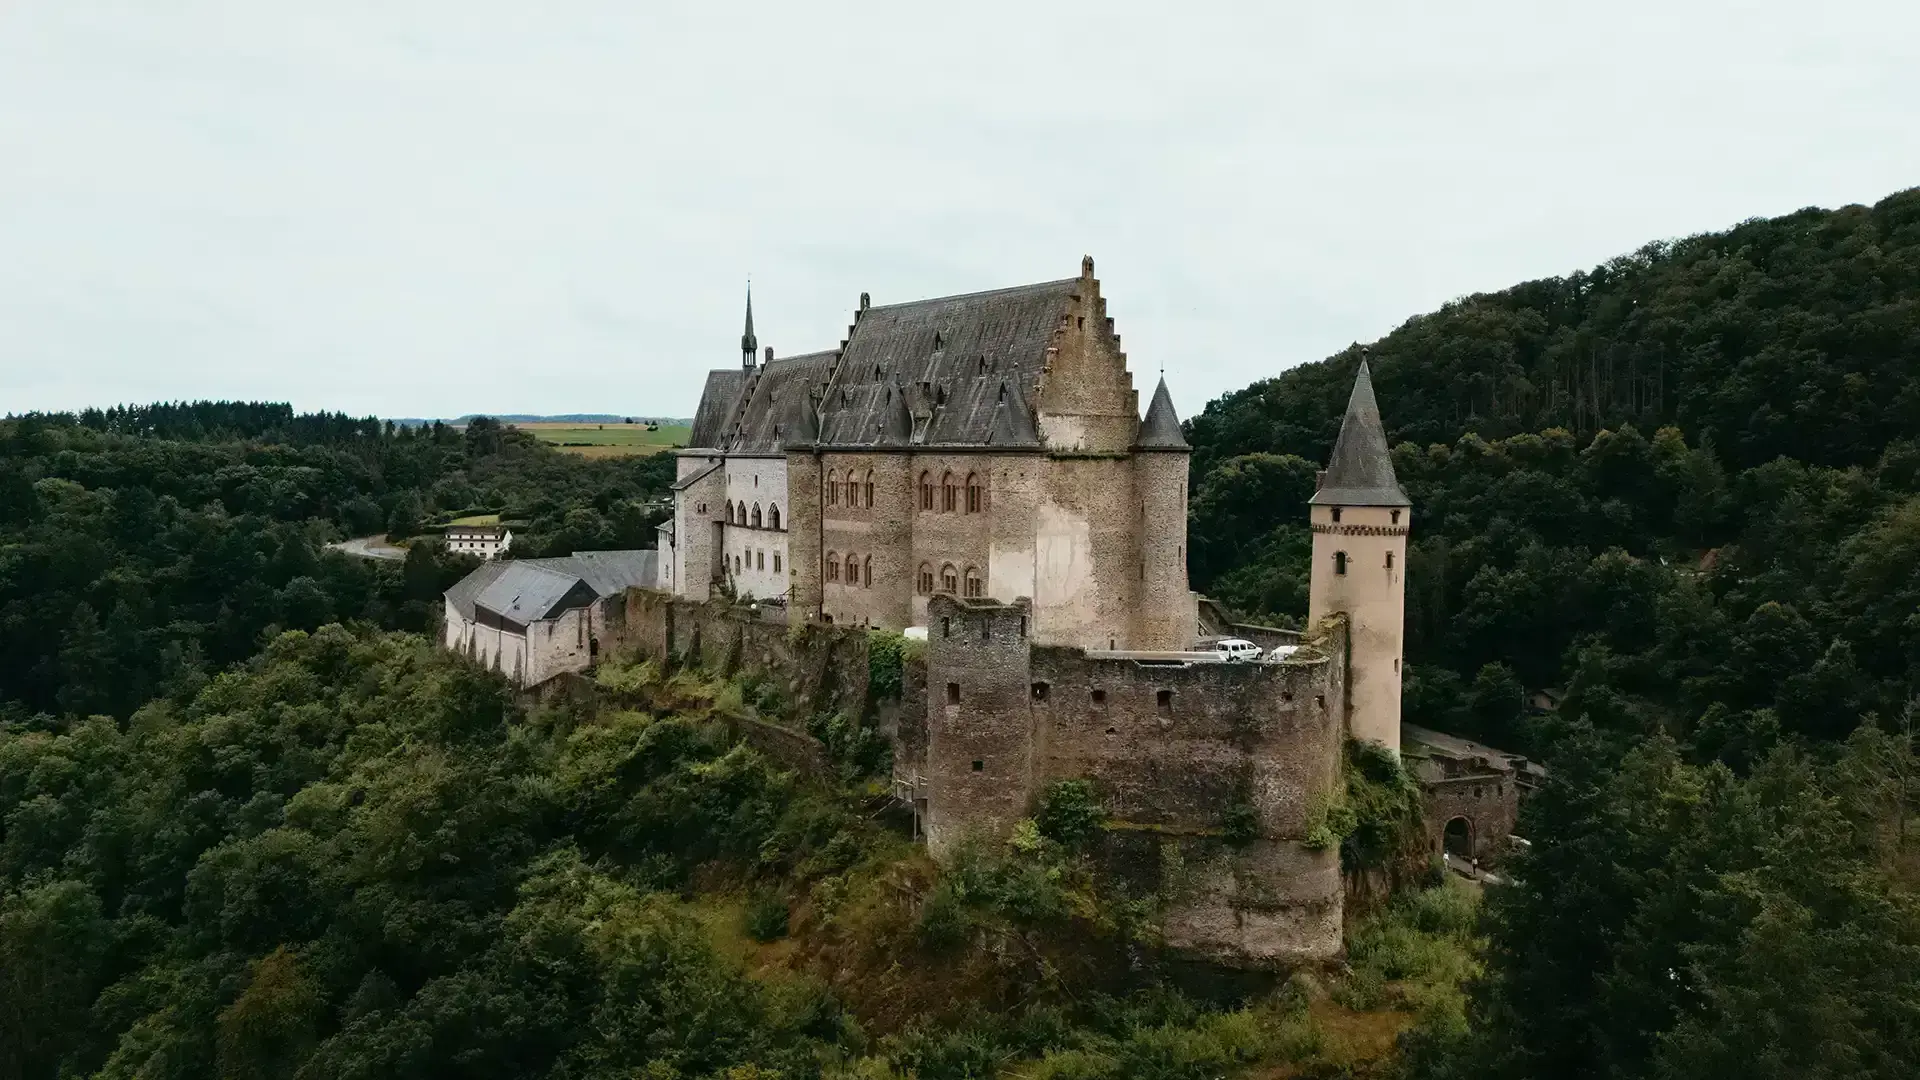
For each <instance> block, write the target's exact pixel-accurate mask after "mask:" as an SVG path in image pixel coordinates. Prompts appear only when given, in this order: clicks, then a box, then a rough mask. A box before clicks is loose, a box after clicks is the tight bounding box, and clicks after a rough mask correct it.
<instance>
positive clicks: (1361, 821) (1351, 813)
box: [1303, 739, 1422, 872]
mask: <svg viewBox="0 0 1920 1080" xmlns="http://www.w3.org/2000/svg"><path fill="white" fill-rule="evenodd" d="M1344 760H1345V765H1344V767H1343V768H1342V769H1341V774H1342V783H1341V785H1340V788H1339V789H1338V790H1336V791H1334V792H1333V793H1332V794H1330V795H1327V796H1324V797H1321V798H1317V799H1315V801H1314V804H1313V809H1312V811H1311V813H1310V816H1309V818H1308V821H1307V836H1306V839H1305V840H1304V841H1303V843H1304V844H1305V845H1306V846H1307V847H1309V848H1311V849H1313V850H1315V851H1325V850H1327V849H1329V848H1333V847H1338V848H1339V849H1340V864H1341V867H1342V868H1343V869H1344V870H1346V871H1348V872H1352V871H1356V870H1370V869H1375V868H1378V867H1381V866H1384V865H1386V864H1387V863H1388V862H1390V861H1391V860H1392V859H1393V857H1394V855H1395V854H1396V853H1398V852H1400V851H1402V850H1405V849H1406V847H1407V845H1408V844H1410V843H1413V844H1418V843H1421V842H1422V840H1421V834H1420V828H1421V818H1420V785H1419V784H1418V783H1417V782H1416V781H1415V780H1414V779H1413V777H1412V775H1411V774H1409V773H1408V772H1407V771H1406V770H1405V769H1404V768H1402V767H1401V765H1400V759H1399V758H1397V757H1395V756H1394V755H1393V753H1392V752H1390V751H1388V750H1387V749H1386V748H1385V747H1383V746H1381V745H1379V744H1378V743H1372V742H1360V741H1358V740H1353V739H1349V740H1348V741H1347V747H1346V753H1345V755H1344Z"/></svg>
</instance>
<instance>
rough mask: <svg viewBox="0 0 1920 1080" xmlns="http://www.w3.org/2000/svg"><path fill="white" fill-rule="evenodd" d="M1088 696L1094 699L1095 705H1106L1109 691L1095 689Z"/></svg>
mask: <svg viewBox="0 0 1920 1080" xmlns="http://www.w3.org/2000/svg"><path fill="white" fill-rule="evenodd" d="M1088 696H1089V697H1091V698H1092V699H1093V703H1094V704H1095V705H1105V704H1106V703H1107V692H1106V691H1105V690H1095V691H1093V693H1091V694H1089V695H1088Z"/></svg>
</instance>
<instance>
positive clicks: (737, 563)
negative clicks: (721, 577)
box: [733, 555, 740, 574]
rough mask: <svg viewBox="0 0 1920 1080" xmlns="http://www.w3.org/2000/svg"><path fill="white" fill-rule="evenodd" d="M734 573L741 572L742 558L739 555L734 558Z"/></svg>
mask: <svg viewBox="0 0 1920 1080" xmlns="http://www.w3.org/2000/svg"><path fill="white" fill-rule="evenodd" d="M733 572H734V573H736V574H737V573H739V572H740V556H738V555H735V556H734V557H733Z"/></svg>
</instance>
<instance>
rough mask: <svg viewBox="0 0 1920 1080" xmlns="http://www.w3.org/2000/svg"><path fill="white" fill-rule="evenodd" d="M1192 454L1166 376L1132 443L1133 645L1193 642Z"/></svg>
mask: <svg viewBox="0 0 1920 1080" xmlns="http://www.w3.org/2000/svg"><path fill="white" fill-rule="evenodd" d="M1192 456H1193V449H1192V447H1190V446H1188V445H1187V439H1186V436H1185V435H1184V434H1183V433H1182V432H1181V430H1180V418H1179V416H1178V415H1176V414H1175V413H1174V409H1173V396H1172V395H1171V394H1169V393H1167V380H1166V379H1164V378H1163V379H1161V380H1160V385H1159V387H1158V388H1157V389H1155V390H1154V392H1153V402H1152V404H1150V405H1148V406H1147V417H1146V419H1145V420H1142V421H1141V422H1140V432H1139V435H1138V436H1137V437H1136V438H1135V439H1134V445H1133V490H1134V495H1135V496H1136V502H1137V503H1138V506H1139V523H1138V525H1137V527H1136V533H1135V535H1137V536H1138V537H1139V538H1140V553H1139V556H1140V570H1139V574H1138V575H1137V589H1138V591H1137V593H1136V595H1135V596H1134V603H1133V613H1134V614H1133V628H1132V640H1131V641H1130V642H1128V646H1129V647H1130V648H1135V649H1169V650H1179V649H1189V648H1192V647H1193V637H1194V633H1195V631H1196V630H1197V629H1198V626H1197V622H1198V619H1197V614H1196V612H1195V610H1194V600H1193V592H1192V590H1191V589H1190V588H1189V587H1188V584H1187V473H1188V466H1189V464H1190V460H1191V458H1192Z"/></svg>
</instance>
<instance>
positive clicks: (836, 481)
mask: <svg viewBox="0 0 1920 1080" xmlns="http://www.w3.org/2000/svg"><path fill="white" fill-rule="evenodd" d="M827 505H828V506H838V505H840V474H839V473H837V472H834V471H833V470H832V469H828V470H827Z"/></svg>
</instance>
